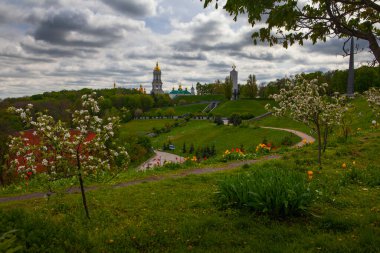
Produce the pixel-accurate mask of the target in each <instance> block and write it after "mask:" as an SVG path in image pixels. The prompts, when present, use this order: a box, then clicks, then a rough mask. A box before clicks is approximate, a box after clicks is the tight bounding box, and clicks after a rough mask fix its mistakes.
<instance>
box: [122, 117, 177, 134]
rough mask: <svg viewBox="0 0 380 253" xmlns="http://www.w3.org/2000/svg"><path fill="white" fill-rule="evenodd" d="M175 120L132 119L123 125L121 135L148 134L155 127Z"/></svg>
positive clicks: (160, 126)
mask: <svg viewBox="0 0 380 253" xmlns="http://www.w3.org/2000/svg"><path fill="white" fill-rule="evenodd" d="M173 122H174V120H173V119H154V120H153V119H152V120H132V121H130V122H128V123H125V124H122V125H121V128H120V135H121V136H131V135H146V134H148V133H151V132H152V128H153V127H155V128H162V127H164V126H165V124H168V123H173Z"/></svg>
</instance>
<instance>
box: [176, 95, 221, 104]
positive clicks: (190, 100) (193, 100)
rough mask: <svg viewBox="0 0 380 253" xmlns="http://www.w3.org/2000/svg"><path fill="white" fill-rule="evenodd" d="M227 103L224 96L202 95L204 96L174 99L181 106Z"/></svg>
mask: <svg viewBox="0 0 380 253" xmlns="http://www.w3.org/2000/svg"><path fill="white" fill-rule="evenodd" d="M215 100H217V101H225V100H226V98H225V97H224V96H223V95H202V96H178V97H175V98H174V101H175V102H177V103H179V104H181V103H186V104H192V103H198V102H205V101H215Z"/></svg>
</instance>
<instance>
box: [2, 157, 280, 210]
mask: <svg viewBox="0 0 380 253" xmlns="http://www.w3.org/2000/svg"><path fill="white" fill-rule="evenodd" d="M279 158H280V156H279V155H270V156H265V157H261V158H260V159H256V160H246V161H236V162H231V163H227V164H226V165H224V166H220V167H215V168H200V169H192V170H187V171H183V172H181V173H178V174H174V175H162V176H151V177H147V178H144V179H138V180H132V181H129V182H122V183H118V184H115V185H113V186H112V187H113V188H123V187H128V186H131V185H137V184H142V183H147V182H154V181H161V180H164V179H172V178H181V177H186V176H189V175H201V174H206V173H213V172H217V171H224V170H231V169H235V168H238V167H240V166H242V165H244V164H254V163H258V162H261V161H267V160H273V159H279ZM97 189H99V187H97V186H90V187H86V191H87V192H88V191H93V190H97ZM79 192H80V189H79V187H78V188H77V187H74V188H70V189H69V190H68V191H67V193H79ZM44 197H46V193H43V192H36V193H30V194H25V195H20V196H10V197H2V198H0V203H5V202H10V201H21V200H29V199H36V198H44Z"/></svg>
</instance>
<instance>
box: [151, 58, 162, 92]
mask: <svg viewBox="0 0 380 253" xmlns="http://www.w3.org/2000/svg"><path fill="white" fill-rule="evenodd" d="M151 94H152V95H153V94H164V91H163V90H162V81H161V69H160V66H158V62H157V63H156V67H155V68H154V70H153V82H152V91H151Z"/></svg>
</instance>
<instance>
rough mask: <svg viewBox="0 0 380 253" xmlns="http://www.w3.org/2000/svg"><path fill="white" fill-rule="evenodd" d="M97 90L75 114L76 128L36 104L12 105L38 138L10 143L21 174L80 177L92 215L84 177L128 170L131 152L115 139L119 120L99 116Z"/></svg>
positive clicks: (14, 167) (13, 161) (84, 98)
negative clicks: (36, 110) (35, 107)
mask: <svg viewBox="0 0 380 253" xmlns="http://www.w3.org/2000/svg"><path fill="white" fill-rule="evenodd" d="M95 96H96V93H95V92H94V93H92V94H90V95H83V96H82V109H81V110H77V111H75V112H74V113H73V114H72V125H73V128H71V129H70V128H69V127H68V125H67V124H65V123H63V122H61V121H55V120H54V118H53V117H51V116H48V115H45V114H42V113H36V114H35V115H33V113H32V108H33V106H32V105H31V104H29V105H28V106H27V108H26V109H22V108H18V109H16V108H14V107H11V108H9V110H10V111H11V112H14V113H16V114H18V115H19V117H20V118H21V119H22V120H23V122H24V124H25V126H26V127H30V128H32V130H31V131H33V136H35V139H37V140H38V141H34V142H33V141H31V140H30V139H29V138H25V136H23V135H22V134H20V135H18V136H13V137H11V139H10V142H9V149H10V154H11V155H10V157H11V162H10V165H11V166H10V169H11V170H13V171H15V172H16V173H17V174H18V175H19V176H21V177H24V178H29V177H31V176H32V175H33V174H35V173H36V172H37V170H38V171H40V172H41V173H44V174H46V175H47V176H48V178H49V180H50V181H51V180H57V179H60V178H65V177H72V176H77V178H78V180H79V184H80V189H81V193H82V201H83V206H84V209H85V212H86V216H87V217H89V212H88V208H87V202H86V195H85V189H84V182H83V178H84V176H86V175H89V174H96V173H98V172H99V171H105V170H107V171H115V170H117V169H116V168H119V169H125V168H126V166H127V164H128V154H127V152H126V151H125V149H124V148H121V147H114V146H115V145H114V143H113V142H111V139H112V137H113V136H114V131H115V129H116V128H117V127H118V122H119V119H118V118H116V117H112V118H111V117H110V118H108V119H105V120H103V119H101V118H99V117H98V116H97V114H98V113H99V111H100V109H99V106H98V101H97V100H96V98H95Z"/></svg>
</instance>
